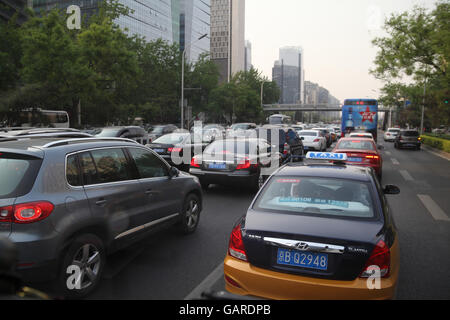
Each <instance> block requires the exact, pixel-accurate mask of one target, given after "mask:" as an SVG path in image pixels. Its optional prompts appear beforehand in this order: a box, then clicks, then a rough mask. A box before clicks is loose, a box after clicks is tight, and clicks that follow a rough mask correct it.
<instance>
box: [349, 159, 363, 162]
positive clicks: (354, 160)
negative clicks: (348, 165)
mask: <svg viewBox="0 0 450 320" xmlns="http://www.w3.org/2000/svg"><path fill="white" fill-rule="evenodd" d="M347 161H349V162H362V158H347Z"/></svg>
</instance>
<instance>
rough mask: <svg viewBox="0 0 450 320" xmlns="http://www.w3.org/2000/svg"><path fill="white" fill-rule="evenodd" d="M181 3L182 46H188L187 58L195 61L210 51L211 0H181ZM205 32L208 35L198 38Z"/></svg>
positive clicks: (183, 47) (180, 41) (180, 40)
mask: <svg viewBox="0 0 450 320" xmlns="http://www.w3.org/2000/svg"><path fill="white" fill-rule="evenodd" d="M175 1H176V0H175ZM180 5H181V6H180V38H179V43H180V47H181V50H184V49H185V48H186V59H187V60H188V61H191V62H195V61H197V60H198V57H199V56H200V55H201V54H202V53H208V54H209V51H210V40H209V38H210V33H211V1H210V0H181V2H180ZM205 34H206V35H207V37H204V38H203V39H201V40H198V39H199V38H200V37H202V36H203V35H205Z"/></svg>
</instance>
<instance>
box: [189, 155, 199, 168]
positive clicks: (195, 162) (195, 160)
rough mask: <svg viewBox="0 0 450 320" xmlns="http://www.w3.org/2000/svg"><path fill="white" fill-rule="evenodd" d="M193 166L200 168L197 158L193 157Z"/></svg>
mask: <svg viewBox="0 0 450 320" xmlns="http://www.w3.org/2000/svg"><path fill="white" fill-rule="evenodd" d="M191 167H193V168H200V165H199V164H198V162H197V158H195V157H193V158H192V160H191Z"/></svg>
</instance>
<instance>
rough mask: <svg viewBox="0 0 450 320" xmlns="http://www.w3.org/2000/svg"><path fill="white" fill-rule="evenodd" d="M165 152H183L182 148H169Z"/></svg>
mask: <svg viewBox="0 0 450 320" xmlns="http://www.w3.org/2000/svg"><path fill="white" fill-rule="evenodd" d="M167 151H168V152H170V153H175V152H181V151H183V148H169V149H167Z"/></svg>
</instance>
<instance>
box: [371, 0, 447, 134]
mask: <svg viewBox="0 0 450 320" xmlns="http://www.w3.org/2000/svg"><path fill="white" fill-rule="evenodd" d="M384 30H385V31H386V33H387V36H385V37H379V38H376V39H374V40H373V44H374V45H375V46H376V47H377V48H378V49H379V50H378V54H377V56H376V58H375V61H374V63H375V68H374V69H373V70H371V72H372V74H373V75H374V76H375V77H376V78H378V79H381V80H383V81H384V82H385V83H386V85H385V87H384V88H383V90H382V93H383V97H382V99H381V100H382V101H383V102H384V103H385V104H388V105H399V108H401V110H400V111H401V116H402V118H401V121H403V122H406V121H408V123H417V122H418V121H419V119H420V117H421V112H418V111H417V110H418V109H419V106H421V105H422V104H423V101H424V100H425V106H426V110H427V111H426V117H427V119H426V121H427V124H428V125H429V126H438V125H439V124H447V125H448V124H449V120H450V108H449V106H448V104H445V103H444V101H445V99H448V96H449V87H450V75H449V70H448V68H449V61H450V2H449V1H448V0H441V1H439V2H438V3H437V4H436V7H435V8H434V10H432V11H431V12H429V11H427V10H426V9H425V8H421V7H415V9H414V10H413V11H412V12H404V13H401V14H394V15H392V16H391V17H390V18H389V19H387V20H386V22H385V26H384ZM424 87H425V90H426V93H425V96H424ZM399 98H404V99H407V100H410V101H411V102H412V105H411V107H410V108H409V109H406V108H404V106H402V103H401V102H400V101H399V100H398V99H399Z"/></svg>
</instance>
